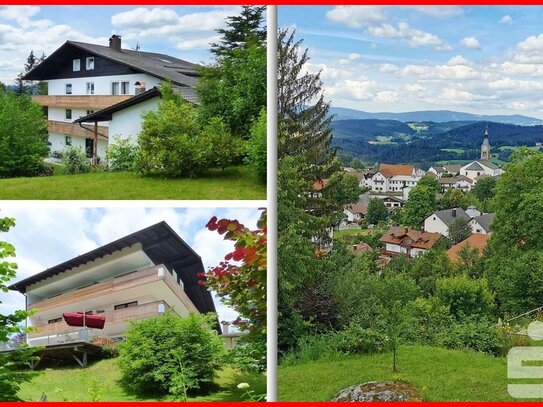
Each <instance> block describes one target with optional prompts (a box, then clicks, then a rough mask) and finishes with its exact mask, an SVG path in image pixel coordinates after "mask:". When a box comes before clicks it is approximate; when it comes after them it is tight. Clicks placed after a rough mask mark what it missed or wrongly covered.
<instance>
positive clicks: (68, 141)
mask: <svg viewBox="0 0 543 407" xmlns="http://www.w3.org/2000/svg"><path fill="white" fill-rule="evenodd" d="M66 145H67V146H71V145H72V136H66Z"/></svg>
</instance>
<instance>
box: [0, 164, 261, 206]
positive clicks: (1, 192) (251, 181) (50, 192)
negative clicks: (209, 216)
mask: <svg viewBox="0 0 543 407" xmlns="http://www.w3.org/2000/svg"><path fill="white" fill-rule="evenodd" d="M0 199H206V200H210V199H266V187H265V185H262V184H261V183H259V182H258V180H257V179H256V177H254V176H253V175H252V174H250V173H249V171H248V170H247V169H246V168H244V167H234V168H230V169H227V170H224V171H215V172H213V173H212V174H211V175H209V176H208V177H205V178H198V179H163V178H156V177H143V176H140V175H137V174H134V173H130V172H95V173H89V174H78V175H53V176H50V177H36V178H10V179H0Z"/></svg>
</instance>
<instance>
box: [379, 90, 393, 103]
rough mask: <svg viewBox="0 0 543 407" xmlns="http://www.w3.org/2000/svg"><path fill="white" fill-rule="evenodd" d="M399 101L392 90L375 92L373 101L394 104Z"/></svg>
mask: <svg viewBox="0 0 543 407" xmlns="http://www.w3.org/2000/svg"><path fill="white" fill-rule="evenodd" d="M398 100H399V95H398V92H395V91H393V90H382V91H380V92H377V95H376V96H375V101H376V102H378V103H395V102H397V101H398Z"/></svg>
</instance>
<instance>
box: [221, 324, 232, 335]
mask: <svg viewBox="0 0 543 407" xmlns="http://www.w3.org/2000/svg"><path fill="white" fill-rule="evenodd" d="M221 325H222V334H223V335H228V326H229V325H230V324H229V323H228V322H226V321H222V322H221Z"/></svg>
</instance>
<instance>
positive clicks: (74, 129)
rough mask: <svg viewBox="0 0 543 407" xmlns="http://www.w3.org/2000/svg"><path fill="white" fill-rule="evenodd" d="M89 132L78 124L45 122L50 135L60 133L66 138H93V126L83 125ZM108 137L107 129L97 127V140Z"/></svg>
mask: <svg viewBox="0 0 543 407" xmlns="http://www.w3.org/2000/svg"><path fill="white" fill-rule="evenodd" d="M85 127H86V128H87V129H89V130H85V129H84V128H82V127H81V126H80V125H79V124H73V123H66V122H59V121H55V120H49V121H48V122H47V128H48V129H49V132H50V133H60V134H65V135H67V136H76V137H85V138H93V137H94V126H92V125H89V124H88V125H85ZM108 137H109V129H108V128H107V127H106V126H98V138H100V139H103V140H107V139H108Z"/></svg>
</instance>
